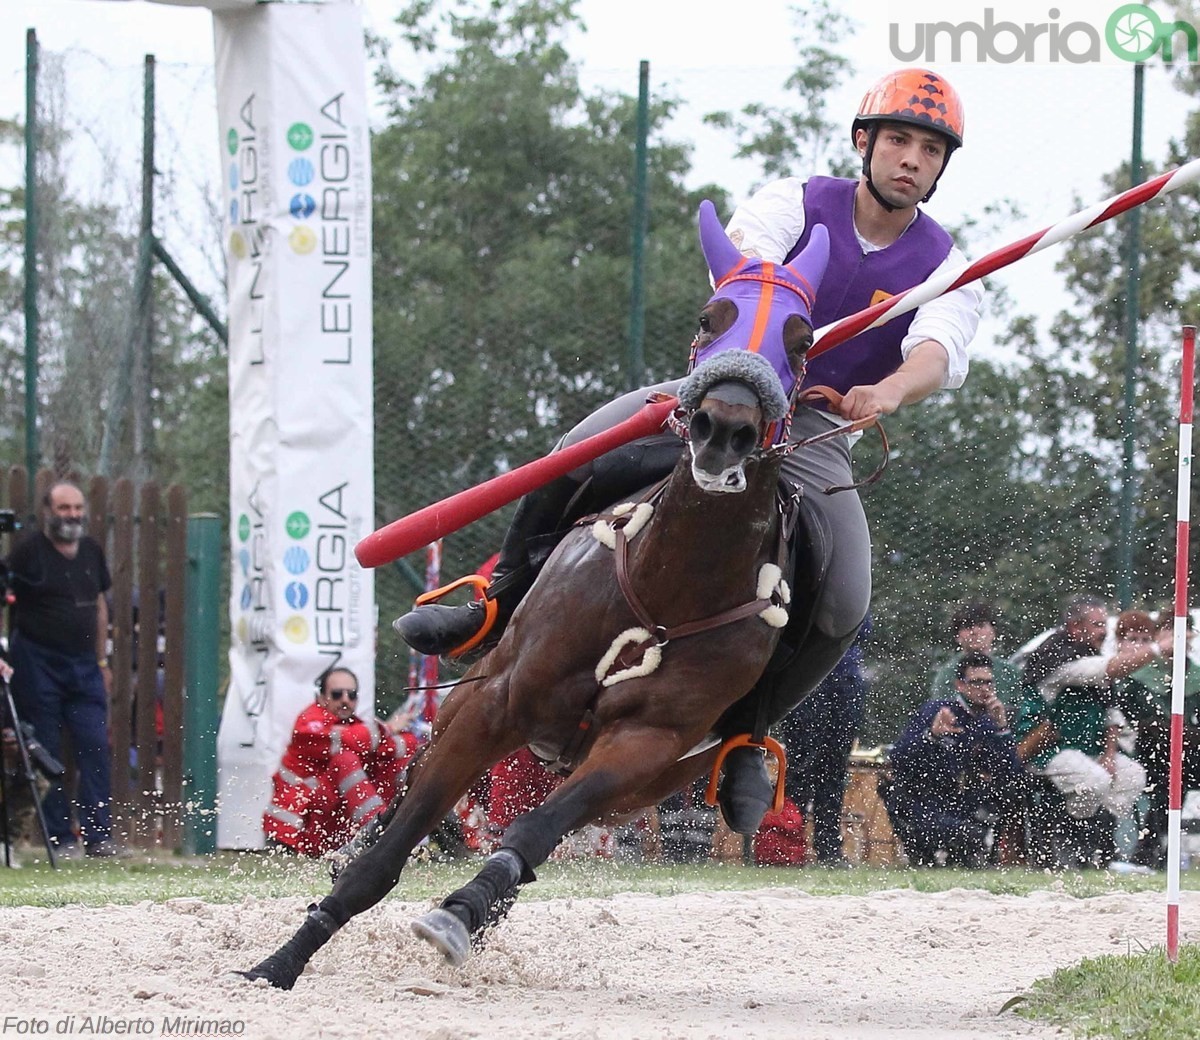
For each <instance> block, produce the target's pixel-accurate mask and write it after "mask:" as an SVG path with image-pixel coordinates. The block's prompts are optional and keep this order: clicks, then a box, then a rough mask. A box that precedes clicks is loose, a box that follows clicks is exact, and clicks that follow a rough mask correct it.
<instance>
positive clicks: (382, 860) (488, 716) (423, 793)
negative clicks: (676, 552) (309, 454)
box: [238, 683, 521, 989]
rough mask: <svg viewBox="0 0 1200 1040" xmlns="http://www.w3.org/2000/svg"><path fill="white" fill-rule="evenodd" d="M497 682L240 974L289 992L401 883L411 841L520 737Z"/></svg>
mask: <svg viewBox="0 0 1200 1040" xmlns="http://www.w3.org/2000/svg"><path fill="white" fill-rule="evenodd" d="M500 685H501V684H498V683H497V684H489V686H488V688H485V689H482V690H479V691H477V694H476V699H475V700H470V699H464V701H463V702H462V703H461V704H460V706H459V708H458V710H457V713H456V714H454V715H453V716H452V718H451V721H450V722H449V723H448V724H446V726H445V727H444V729H443V730H442V731H441V732H440V733H438V734H437V735H436V738H435V740H434V741H433V743H432V744H431V745H430V747H429V749H428V751H427V752H426V753H425V754H424V755H423V756H422V758H421V761H420V763H419V765H418V768H416V769H414V775H413V777H412V780H411V782H410V784H409V787H408V790H407V792H406V793H405V795H404V798H403V800H402V801H401V802H400V805H399V807H398V808H397V810H396V813H395V815H394V816H393V817H392V819H391V820H390V822H389V823H388V825H387V827H386V828H385V829H384V831H383V834H382V835H380V837H379V840H378V841H377V843H376V844H375V845H373V846H372V847H371V848H369V849H367V851H366V852H364V853H363V854H362V855H361V856H359V857H358V858H357V859H354V860H352V861H351V862H350V863H348V864H347V865H346V867H345V869H343V870H342V871H341V873H339V874H338V877H337V880H336V881H335V882H334V885H333V891H332V892H331V893H330V894H329V895H328V896H326V897H325V898H324V899H322V900H321V902H320V903H318V904H314V905H312V906H310V907H309V908H308V915H307V917H306V918H305V920H304V923H303V924H302V925H301V926H300V928H299V930H298V931H297V932H296V933H295V935H293V936H292V938H290V939H289V940H288V941H287V942H286V943H284V944H283V945H282V946H281V947H280V948H279V949H278V950H276V951H275V953H273V954H272V955H271V956H269V957H267V958H266V959H265V960H263V961H261V962H260V963H259V964H257V965H255V966H254V967H253V968H251V969H250V970H249V971H246V972H239V973H238V974H240V975H242V976H243V977H244V978H247V979H251V980H254V979H266V980H267V982H269V983H270V984H271V985H272V986H274V987H276V988H277V989H291V988H292V986H294V985H295V983H296V980H297V979H298V978H299V977H300V974H301V973H302V972H303V971H304V968H305V965H307V964H308V962H309V960H311V959H312V957H313V955H314V954H315V953H316V952H317V950H319V949H320V948H321V947H322V946H324V945H325V944H326V943H327V942H328V941H329V940H330V939H331V938H333V935H334V933H335V932H337V931H338V929H340V928H341V927H342V926H343V925H344V924H346V922H347V921H349V920H350V919H351V918H352V917H354V916H356V915H358V914H360V913H362V912H363V911H364V910H367V909H369V908H370V907H372V906H374V905H375V904H376V903H378V902H379V901H380V900H381V899H383V897H384V896H386V895H387V894H388V893H389V892H390V891H391V890H392V889H393V888H395V887H396V883H397V882H398V881H399V880H400V873H401V871H402V870H403V869H404V865H405V863H406V862H407V860H408V857H409V855H410V854H411V853H412V850H413V849H414V848H416V846H417V843H418V842H419V841H420V840H421V839H422V838H424V837H425V836H426V835H428V834H429V833H430V832H431V831H432V830H433V829H434V827H436V826H437V824H438V823H439V822H440V821H441V820H442V819H443V818H444V817H445V815H446V814H447V813H448V812H449V811H450V810H451V809H452V808H453V807H454V804H455V803H456V802H457V801H458V800H459V799H460V798H461V797H462V796H463V795H464V794H466V793H467V791H468V790H470V788H471V786H472V785H473V784H474V783H475V781H476V780H478V779H479V777H480V776H482V775H483V773H484V772H485V771H486V770H487V769H489V768H490V767H491V766H493V765H494V764H495V763H496V762H499V761H500V760H501V759H503V758H505V757H506V756H508V755H510V754H512V752H513V751H515V750H516V749H517V748H518V747H520V745H521V738H520V736H519V735H517V734H516V733H515V731H514V730H513V727H512V726H511V725H510V724H509V722H508V716H507V713H506V712H505V710H504V705H503V694H502V691H501V690H499V689H497V688H496V687H499V686H500Z"/></svg>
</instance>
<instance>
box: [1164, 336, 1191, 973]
mask: <svg viewBox="0 0 1200 1040" xmlns="http://www.w3.org/2000/svg"><path fill="white" fill-rule="evenodd" d="M1195 367H1196V328H1195V326H1194V325H1185V326H1184V327H1183V365H1182V371H1181V372H1180V377H1179V379H1180V388H1179V467H1178V474H1179V479H1178V486H1177V499H1178V504H1177V506H1176V513H1175V643H1174V646H1173V648H1172V655H1171V772H1170V780H1169V783H1168V799H1169V800H1168V802H1167V959H1168V960H1169V961H1170V962H1171V963H1172V964H1174V963H1175V962H1176V961H1178V960H1179V853H1180V829H1181V815H1182V813H1181V810H1182V808H1183V691H1184V672H1185V669H1186V667H1187V651H1188V645H1187V634H1188V624H1187V620H1188V524H1189V521H1190V514H1191V488H1192V396H1193V395H1192V387H1193V385H1194V380H1195Z"/></svg>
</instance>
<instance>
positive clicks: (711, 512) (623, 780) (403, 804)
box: [240, 202, 829, 989]
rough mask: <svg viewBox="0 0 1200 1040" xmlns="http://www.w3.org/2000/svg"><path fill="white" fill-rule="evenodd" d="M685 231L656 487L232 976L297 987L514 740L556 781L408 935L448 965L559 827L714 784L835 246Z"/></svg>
mask: <svg viewBox="0 0 1200 1040" xmlns="http://www.w3.org/2000/svg"><path fill="white" fill-rule="evenodd" d="M699 230H700V242H701V247H702V250H703V252H704V256H705V259H706V260H707V262H708V266H709V270H710V271H711V272H712V274H713V277H714V282H715V285H716V287H717V288H716V291H715V293H714V294H713V296H712V297H711V299H710V300H709V301H708V303H707V304H706V305H705V306H704V308H703V310H702V311H701V313H700V318H699V327H698V331H697V333H696V337H695V340H694V341H693V347H692V355H693V361H692V369H691V372H690V374H689V375H688V377H687V379H686V380H685V381H684V382H683V384H682V385H681V386H680V390H679V395H678V396H679V402H680V407H679V409H678V410H677V412H676V416H677V418H676V420H675V424H674V427H675V431H676V433H678V434H679V435H680V436H682V437H684V438H685V439H686V442H687V444H686V450H685V451H683V452H682V453H681V455H680V458H679V461H678V463H677V464H676V465H675V468H674V469H673V470H672V471H671V473H670V476H669V477H668V478H667V480H666V481H665V483H664V484H661V485H660V486H659V487H658V488H656V489H654V490H653V491H652V492H651V493H648V494H643V495H639V496H635V497H633V498H631V499H629V500H627V501H625V502H622V503H620V504H618V505H617V506H615V507H613V508H612V509H611V510H610V511H608V512H606V513H604V514H602V515H600V516H599V517H597V518H595V519H594V520H593V521H592V523H591V524H590V526H588V525H581V526H577V527H575V528H574V529H573V530H572V531H570V532H569V533H568V534H567V535H566V536H565V537H564V538H563V539H562V541H561V542H560V543H559V545H558V546H557V548H556V549H555V550H554V552H553V554H552V555H551V556H550V558H549V560H548V561H547V562H546V564H545V566H544V567H543V569H542V571H541V573H540V575H539V576H538V578H537V580H536V582H535V583H534V585H533V588H532V589H531V590H530V592H529V593H528V594H527V595H526V597H525V598H524V600H523V601H522V603H521V604H520V606H519V607H518V608H517V610H516V611H515V613H514V614H513V616H512V618H511V620H510V622H509V625H508V627H507V629H506V630H505V632H504V634H503V636H502V637H501V639H500V641H499V643H498V644H497V645H496V646H495V648H494V649H492V650H491V651H490V652H489V653H487V655H486V656H485V657H483V658H482V659H481V660H479V661H477V662H476V663H475V664H474V665H472V666H471V668H470V669H469V670H468V672H467V674H466V675H465V676H464V677H463V679H462V680H461V681H460V683H459V684H458V685H457V687H456V689H455V690H454V691H453V692H452V693H451V694H450V696H449V697H448V698H447V699H446V701H445V703H444V705H443V706H442V709H441V711H440V712H439V714H438V717H437V719H436V721H435V725H434V730H433V735H432V739H431V741H430V743H429V745H428V746H427V747H426V749H424V753H423V754H421V755H420V756H419V758H418V760H417V761H416V762H415V763H414V764H413V765H412V767H411V768H410V774H409V777H408V781H407V785H406V788H405V790H404V791H403V793H402V794H401V795H399V796H398V797H397V799H396V801H395V802H394V803H393V804H392V805H391V806H389V809H388V810H387V812H386V813H385V814H384V816H383V817H381V818H380V824H379V826H377V828H376V830H375V831H374V832H372V833H371V835H370V838H369V840H364V841H362V842H359V845H360V846H367V847H365V849H356V850H355V854H354V855H353V856H352V857H351V858H350V859H349V862H347V863H345V864H344V865H343V866H342V867H341V869H340V870H339V871H338V872H337V873H336V876H335V880H334V884H333V890H332V892H331V893H330V895H328V896H327V897H325V898H324V899H323V900H322V901H321V903H320V904H315V905H313V906H312V907H310V908H309V912H308V915H307V917H306V919H305V921H304V923H303V924H302V926H301V927H300V928H299V930H297V932H296V933H295V934H294V935H293V937H292V938H291V939H289V940H288V941H287V942H286V943H285V944H284V945H283V946H281V947H280V948H279V949H278V950H277V951H276V952H275V953H274V954H272V955H270V956H269V957H267V958H266V959H265V960H263V961H262V962H260V963H259V964H258V965H256V966H255V967H254V968H252V969H251V970H249V971H247V972H242V973H240V974H242V975H243V976H244V977H246V978H249V979H266V980H267V981H268V982H269V983H270V984H271V985H272V986H275V987H278V988H281V989H290V988H292V986H293V985H294V984H295V982H296V980H297V978H298V977H299V976H300V974H301V972H302V971H303V970H304V967H305V965H306V964H307V963H308V961H309V960H310V959H311V957H312V956H313V955H314V954H315V953H316V951H317V950H318V949H320V947H321V946H322V945H324V944H325V943H326V942H327V941H329V939H330V938H331V937H332V936H333V935H334V933H335V932H336V931H337V930H338V929H339V928H340V927H342V926H343V925H344V924H345V923H346V922H347V921H348V920H350V918H351V917H353V916H355V915H357V914H360V913H363V912H364V911H366V910H367V909H369V908H370V907H371V906H373V905H374V904H375V903H377V902H379V901H380V900H381V899H382V898H383V897H384V896H385V895H387V894H388V893H389V892H390V891H391V890H392V889H393V888H394V887H395V886H396V885H397V883H398V882H399V879H400V875H401V872H402V870H403V868H404V865H405V863H406V862H407V860H408V858H409V856H410V854H411V853H412V851H413V849H414V848H415V847H416V846H417V844H418V843H419V842H420V840H421V839H422V838H424V837H425V836H427V835H428V834H429V833H430V832H431V831H432V830H434V829H435V828H436V827H437V825H438V824H439V822H440V821H441V820H442V819H443V817H444V816H445V815H446V814H447V813H448V812H450V810H451V809H452V807H453V806H454V804H455V803H456V802H457V801H458V800H459V799H460V798H461V797H462V796H463V795H464V794H465V793H466V792H467V791H468V790H469V789H470V787H471V786H472V785H473V784H474V783H475V782H476V781H477V780H478V778H479V777H480V776H482V775H483V773H484V772H486V771H487V770H488V769H490V768H491V766H493V765H494V764H495V763H496V762H499V761H501V760H502V759H504V758H506V757H508V756H509V755H510V754H512V753H513V752H515V751H517V750H518V749H520V748H522V747H529V748H530V749H531V750H533V751H534V753H535V754H537V755H538V756H539V757H541V758H543V759H544V760H546V761H550V760H554V761H555V762H556V764H557V765H558V766H559V767H560V768H561V769H562V770H563V771H566V772H569V775H568V776H567V779H566V780H565V782H563V783H562V784H561V785H560V786H559V787H558V788H556V789H555V790H554V791H553V792H552V793H551V794H550V795H549V796H548V797H547V798H546V800H545V802H544V803H543V804H542V805H540V806H539V807H537V808H535V809H533V810H531V811H529V812H528V813H526V814H524V815H523V816H520V817H518V818H517V819H516V820H514V821H513V823H512V824H511V825H510V826H509V828H508V829H507V830H506V831H505V834H504V836H503V838H502V839H501V842H500V846H499V848H498V849H497V851H495V852H494V853H492V855H491V856H489V857H488V859H487V860H486V861H485V863H484V866H483V868H482V869H481V870H480V872H479V873H478V874H477V875H476V877H475V878H473V879H472V880H471V881H469V882H468V883H467V884H466V885H465V886H463V887H462V888H460V889H458V890H457V891H456V892H453V893H451V894H450V895H449V896H447V897H446V899H445V900H443V901H442V903H441V905H440V906H439V907H437V908H436V909H434V910H432V911H431V912H429V913H427V914H425V915H423V916H421V917H420V918H418V919H417V920H416V921H414V922H413V931H414V932H415V933H416V934H417V935H418V936H419V937H420V938H422V939H424V940H426V941H427V942H429V943H430V944H432V945H433V946H434V947H435V948H436V949H438V950H439V951H441V953H442V954H443V955H444V956H445V957H446V959H447V960H449V961H450V962H451V963H453V964H461V963H463V962H464V961H465V960H466V958H467V957H468V955H469V954H470V951H471V947H472V945H473V944H474V945H478V944H479V942H480V941H481V939H482V936H483V933H484V931H485V929H486V928H487V927H488V926H490V925H492V924H494V923H495V922H497V921H498V920H499V919H500V918H502V917H503V915H504V914H505V913H506V912H507V910H508V908H509V907H510V906H511V904H512V902H513V901H514V900H515V899H516V896H517V893H518V891H519V889H520V887H521V886H522V885H525V884H528V883H530V882H532V881H534V880H536V875H535V873H534V871H535V870H536V868H538V867H539V866H540V865H541V864H542V863H544V862H545V861H546V859H547V858H548V857H549V856H550V854H551V853H552V852H553V850H554V848H555V847H556V846H557V845H558V844H559V842H560V841H561V840H562V839H563V838H564V837H565V836H566V835H567V834H569V833H571V832H572V831H574V830H576V829H578V828H579V827H581V826H584V825H585V824H588V823H590V822H593V821H603V822H609V823H611V822H616V821H619V820H621V819H627V818H630V817H631V816H633V815H635V814H636V813H637V812H639V811H641V810H643V809H645V808H646V807H648V806H652V805H655V804H657V803H658V802H660V801H662V800H663V799H664V798H666V797H667V796H668V795H670V794H672V793H673V792H675V791H677V790H679V789H681V788H682V787H684V786H685V785H687V784H690V783H691V782H693V781H694V780H695V779H696V778H697V777H699V776H702V775H704V774H706V773H709V772H712V773H713V776H714V777H715V775H716V773H715V768H719V765H720V759H719V744H720V741H719V739H717V738H715V737H714V735H713V734H714V731H715V729H716V727H717V724H718V721H719V720H720V718H721V716H722V714H723V713H724V712H725V711H726V710H727V709H729V708H730V707H731V706H732V705H733V704H734V703H735V702H737V701H738V700H739V699H740V698H742V697H743V696H744V695H746V694H747V693H748V692H749V691H750V690H751V688H752V687H753V686H754V684H755V682H756V681H757V680H758V679H759V677H760V675H761V674H762V673H763V671H764V669H765V668H766V666H767V664H768V661H769V660H770V658H771V655H772V652H773V651H774V649H775V647H776V644H777V642H778V640H779V636H780V632H781V629H782V626H783V625H784V624H786V622H787V619H788V608H789V602H790V598H791V590H790V589H789V586H788V582H787V581H786V580H785V579H784V577H783V573H784V572H783V567H784V564H785V561H784V558H783V557H784V553H785V543H786V539H785V537H784V534H785V528H786V526H787V524H788V512H789V511H788V510H785V509H784V508H783V502H784V500H783V499H781V498H780V496H779V494H778V488H779V471H780V464H781V460H782V457H783V452H784V451H785V450H787V428H788V419H789V416H790V414H791V409H792V408H793V407H795V406H796V394H797V387H798V386H799V382H800V378H801V377H802V374H803V369H804V359H805V354H806V352H807V350H808V348H809V347H810V346H811V344H812V328H811V318H810V315H811V308H812V303H813V298H814V295H815V290H816V286H817V285H818V284H819V282H820V277H821V275H822V274H823V272H824V269H825V265H826V263H827V260H828V252H829V244H828V237H827V235H826V234H825V229H824V228H823V227H818V228H814V232H813V235H812V241H811V242H810V244H809V246H808V247H807V248H806V250H805V251H804V252H803V253H802V254H801V255H800V256H798V257H797V258H795V259H794V260H793V261H792V262H791V263H790V264H788V265H776V264H772V263H768V262H765V261H762V260H758V259H755V258H748V257H745V256H743V255H742V254H741V253H740V252H739V251H738V249H737V248H736V246H734V245H733V243H732V242H730V240H729V238H728V237H727V236H726V234H725V231H724V229H723V227H722V226H721V224H720V222H719V220H718V218H717V216H716V211H715V209H714V208H713V206H712V204H711V203H708V202H705V203H703V204H702V205H701V207H700V214H699ZM781 790H782V789H781V788H779V789H777V796H778V794H779V793H780V792H781ZM372 842H373V843H372ZM352 844H353V843H352Z"/></svg>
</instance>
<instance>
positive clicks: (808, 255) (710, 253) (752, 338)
mask: <svg viewBox="0 0 1200 1040" xmlns="http://www.w3.org/2000/svg"><path fill="white" fill-rule="evenodd" d="M699 219H700V248H701V249H702V250H703V251H704V259H705V260H706V261H707V262H708V269H709V270H710V271H711V272H712V276H713V282H714V284H715V285H716V287H717V288H716V292H714V293H713V296H712V300H721V299H724V300H729V301H730V302H731V303H732V304H733V305H734V307H736V308H737V319H736V320H735V321H734V323H733V324H732V325H731V326H730V327H729V328H728V329H727V330H726V331H725V332H723V333H722V334H721V335H720V336H718V337H717V338H716V339H714V340H713V341H712V342H711V343H709V344H708V345H707V346H705V348H704V349H703V350H701V351H699V352H698V353H697V355H696V361H695V367H696V368H699V367H700V366H701V365H702V364H703V363H704V362H705V361H707V360H708V359H709V358H711V357H713V356H714V355H716V354H719V353H721V352H722V351H726V350H747V351H750V352H752V353H756V354H759V355H761V356H762V357H763V358H764V359H765V360H766V361H768V362H769V363H770V365H771V368H772V369H774V371H775V374H776V376H778V378H779V382H780V385H781V387H782V389H783V393H784V395H785V396H790V395H791V393H792V390H793V389H794V388H795V385H796V382H797V380H798V378H799V377H800V375H801V373H798V372H793V371H792V366H791V364H790V363H789V361H788V357H787V350H786V349H785V347H784V341H783V327H784V325H785V323H786V322H787V320H788V318H790V317H792V316H793V315H799V316H800V317H801V318H803V319H804V321H805V322H806V323H807V324H808V325H809V326H810V327H811V326H812V308H813V303H814V301H815V299H816V295H817V290H818V288H819V287H820V284H821V278H822V276H823V275H824V274H825V267H826V265H827V264H828V263H829V233H828V231H827V230H826V229H825V226H824V225H823V224H818V225H816V226H815V227H813V228H812V232H811V234H810V236H809V241H808V244H807V246H805V248H804V250H803V252H801V253H800V254H799V255H798V256H796V257H795V259H793V260H792V261H791V262H790V263H787V264H775V263H771V262H770V261H768V260H761V259H759V258H758V257H749V256H744V255H743V254H742V252H741V251H740V250H739V249H738V247H737V246H735V245H734V244H733V243H732V242H731V241H730V240H729V236H728V235H727V234H725V229H724V227H722V226H721V222H720V220H719V219H718V217H717V211H716V208H715V207H714V206H713V204H712V203H711V202H709V201H708V200H707V199H705V200H704V201H703V202H702V203H700V218H699ZM710 302H711V300H710Z"/></svg>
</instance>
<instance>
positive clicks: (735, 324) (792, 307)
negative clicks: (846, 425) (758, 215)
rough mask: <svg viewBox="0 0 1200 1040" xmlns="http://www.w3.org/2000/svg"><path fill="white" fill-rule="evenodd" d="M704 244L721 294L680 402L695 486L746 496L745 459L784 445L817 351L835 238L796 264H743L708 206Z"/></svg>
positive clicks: (705, 321)
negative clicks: (816, 318) (815, 312)
mask: <svg viewBox="0 0 1200 1040" xmlns="http://www.w3.org/2000/svg"><path fill="white" fill-rule="evenodd" d="M700 245H701V248H702V249H703V250H704V258H705V259H706V260H707V261H708V267H709V270H710V271H711V272H712V275H713V282H714V283H715V285H716V291H715V292H714V293H713V295H712V298H711V299H710V300H709V301H708V303H707V304H705V306H704V309H703V311H701V312H700V328H699V330H698V332H697V333H696V341H695V343H694V344H693V363H694V366H695V367H694V368H693V370H692V372H691V374H690V375H689V376H688V377H687V379H685V380H684V382H683V384H682V386H681V387H680V389H679V401H680V404H682V405H683V407H684V408H685V409H686V411H687V412H688V414H689V418H688V439H689V443H690V446H691V453H692V476H693V478H694V479H695V481H696V483H697V484H698V485H699V486H700V487H701V488H702V489H704V490H705V491H742V490H744V489H745V487H746V476H745V468H744V467H745V462H746V460H747V459H748V458H750V457H751V456H752V455H754V454H755V452H756V451H757V449H758V448H759V446H760V445H761V444H764V443H767V444H769V443H771V442H773V441H775V440H779V439H782V438H783V437H785V436H786V423H784V421H783V420H784V419H785V418H786V417H787V415H788V413H789V412H790V410H791V406H792V399H793V397H794V394H795V392H796V389H797V387H798V386H799V385H800V381H801V379H803V377H804V359H805V356H806V354H807V352H808V348H809V347H810V346H811V345H812V305H813V300H814V299H815V297H816V292H817V288H818V286H819V285H820V282H821V277H822V275H823V274H824V273H825V266H826V264H827V263H828V262H829V235H828V233H827V232H826V230H825V227H824V226H823V225H820V224H818V225H816V226H815V227H814V228H813V229H812V234H811V235H810V237H809V242H808V245H807V246H805V248H804V251H803V252H802V253H800V255H799V256H797V257H796V258H795V259H794V260H793V261H792V262H791V263H789V264H774V263H770V262H768V261H765V260H759V259H757V258H755V257H748V256H744V255H743V254H742V253H741V252H740V251H739V250H738V248H737V246H735V245H734V244H733V243H732V242H731V241H730V240H729V236H728V235H726V234H725V229H724V228H723V227H722V226H721V223H720V221H719V220H718V219H717V213H716V210H715V209H714V207H713V205H712V203H711V202H708V201H707V200H706V201H705V202H702V203H701V204H700Z"/></svg>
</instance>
